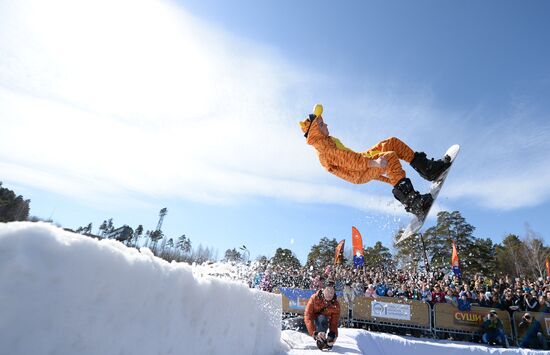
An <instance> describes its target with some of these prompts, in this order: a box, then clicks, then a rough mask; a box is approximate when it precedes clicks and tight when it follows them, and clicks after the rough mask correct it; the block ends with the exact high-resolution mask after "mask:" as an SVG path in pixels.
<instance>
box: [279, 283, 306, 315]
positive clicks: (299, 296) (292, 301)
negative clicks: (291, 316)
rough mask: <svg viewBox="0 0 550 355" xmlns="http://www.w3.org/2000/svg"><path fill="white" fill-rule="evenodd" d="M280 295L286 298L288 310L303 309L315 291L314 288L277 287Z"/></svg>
mask: <svg viewBox="0 0 550 355" xmlns="http://www.w3.org/2000/svg"><path fill="white" fill-rule="evenodd" d="M279 291H280V292H281V294H282V295H284V296H285V297H286V298H288V310H287V311H288V312H296V311H300V310H301V311H304V310H305V309H306V305H307V301H308V300H309V298H310V297H311V295H313V294H314V293H315V290H302V289H299V288H288V287H279Z"/></svg>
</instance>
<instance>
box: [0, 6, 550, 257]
mask: <svg viewBox="0 0 550 355" xmlns="http://www.w3.org/2000/svg"><path fill="white" fill-rule="evenodd" d="M549 12H550V4H548V3H547V2H545V1H530V2H520V1H484V2H479V1H462V2H451V1H414V2H411V1H391V2H389V1H346V2H339V3H337V2H334V1H299V2H298V1H262V2H258V1H231V2H224V1H177V2H174V1H152V0H143V1H140V2H137V3H136V2H133V1H128V0H117V1H106V0H105V1H103V0H98V1H93V2H92V1H90V2H78V4H77V3H76V2H71V1H68V0H56V1H52V2H48V3H47V4H46V3H43V2H40V1H37V0H23V1H18V2H17V3H14V2H9V1H5V0H0V13H2V14H5V16H3V18H4V19H5V20H3V21H2V23H0V120H1V127H2V129H1V130H0V180H1V181H3V183H4V186H6V187H8V188H12V189H14V190H16V192H17V193H19V194H22V195H24V196H25V197H26V198H30V199H31V200H32V202H31V208H32V210H31V214H33V215H37V216H40V217H43V218H50V217H51V218H53V219H54V220H55V221H57V222H59V223H61V224H62V225H64V226H66V227H77V226H81V225H85V224H87V223H89V222H93V224H94V229H95V228H97V227H98V226H99V224H100V223H101V221H103V220H104V219H107V218H111V217H112V218H113V219H114V222H115V224H116V225H122V224H129V225H131V226H133V227H135V226H136V225H137V224H138V223H142V224H144V227H145V228H146V229H153V228H154V227H155V226H156V222H157V219H158V211H159V210H160V209H161V208H162V207H167V208H168V215H167V216H166V218H165V222H164V228H163V229H164V231H165V234H166V235H168V236H172V237H174V238H177V237H178V236H180V235H181V234H186V235H187V236H188V237H190V238H191V240H192V242H193V244H194V245H195V246H197V245H198V244H199V243H200V244H202V245H203V246H210V247H214V248H216V249H217V250H218V253H219V256H222V255H223V252H224V251H225V250H226V249H227V248H233V247H238V246H240V245H243V244H245V245H247V247H248V248H249V249H250V251H251V253H252V255H253V256H256V255H267V256H271V255H273V253H274V251H275V249H276V248H278V247H283V248H291V249H293V250H294V251H295V252H296V254H297V255H298V257H299V258H300V259H301V260H302V262H303V261H305V259H306V256H307V253H308V252H309V250H310V248H311V246H312V245H313V244H315V243H317V242H318V241H319V239H320V238H321V237H325V236H326V237H329V238H336V239H343V238H346V239H347V240H348V243H349V242H351V226H352V225H354V226H356V227H357V228H358V229H359V230H360V231H361V233H362V235H363V238H364V244H365V245H366V246H370V245H373V244H374V243H375V242H376V241H377V240H380V241H382V242H383V244H385V245H388V246H389V245H390V240H391V236H392V235H393V234H394V233H395V231H396V229H397V228H399V227H400V226H403V225H405V224H406V223H408V220H409V218H410V217H409V215H407V214H406V213H404V212H403V210H402V208H401V207H400V206H399V205H397V204H396V202H395V201H394V199H393V197H392V195H391V187H390V186H389V185H386V184H382V183H379V182H373V183H369V184H366V185H359V186H356V185H351V184H349V183H346V182H345V181H341V180H339V179H338V178H336V177H335V176H332V175H330V174H328V173H326V172H325V171H324V170H323V168H322V167H321V166H320V165H319V163H318V161H317V157H316V154H315V152H314V151H313V149H312V148H311V147H310V146H307V145H306V144H305V142H304V139H303V136H302V134H301V132H300V129H299V127H298V125H297V121H299V120H300V119H302V118H303V117H305V115H307V114H308V113H309V111H310V110H311V108H312V107H313V105H314V104H315V103H316V102H322V103H323V104H324V106H325V114H324V117H325V121H326V122H327V123H328V125H329V130H330V131H331V134H332V135H334V136H337V137H338V138H340V139H341V140H342V142H344V143H345V144H346V145H347V146H349V147H350V148H352V149H355V150H358V151H360V150H365V149H367V148H369V147H370V146H372V145H374V144H375V143H376V142H378V141H379V140H381V139H384V138H386V137H389V136H397V137H399V138H401V139H402V140H403V141H405V142H407V143H408V144H409V145H410V146H411V147H412V148H413V149H415V150H419V151H426V152H427V153H428V155H431V156H436V157H438V156H441V155H442V154H443V153H444V152H445V150H446V149H447V147H448V146H450V145H451V144H454V143H458V144H460V145H461V146H462V150H461V153H460V156H459V158H458V160H457V162H456V166H455V167H454V168H453V171H452V173H451V175H450V177H449V180H448V181H447V183H446V185H445V188H444V190H443V191H442V192H441V195H440V198H439V199H438V205H437V206H436V210H435V211H434V212H437V210H442V209H446V210H459V211H460V212H461V213H462V215H463V216H464V217H465V218H466V220H467V221H468V222H469V223H471V224H472V225H474V226H475V227H476V233H475V235H476V236H478V237H491V238H492V239H493V240H494V241H495V242H499V241H501V240H502V237H503V236H505V235H506V234H508V233H516V234H519V235H520V236H523V235H525V234H526V229H527V228H530V229H532V230H534V231H535V232H536V233H538V234H540V235H541V236H542V237H543V238H544V239H545V240H546V241H547V242H548V238H549V236H548V232H547V231H548V229H549V228H550V222H548V217H547V216H548V210H549V208H550V187H549V185H548V183H547V181H550V154H549V153H548V151H549V149H550V104H549V103H548V99H547V98H548V97H550V66H549V65H548V63H550V49H549V48H550V47H549V46H548V36H549V35H550V24H548V21H547V18H548V14H549ZM405 169H406V171H407V173H408V174H409V176H410V177H411V179H412V180H413V183H414V185H415V187H416V188H417V189H419V190H421V191H425V190H427V188H428V184H427V183H426V182H424V181H422V179H421V178H420V177H419V176H418V175H417V174H416V173H415V172H414V171H412V169H410V168H409V167H407V166H406V167H405ZM433 223H434V219H433V218H431V219H429V220H428V222H427V224H426V226H427V227H429V226H430V225H432V224H433ZM526 226H528V227H526Z"/></svg>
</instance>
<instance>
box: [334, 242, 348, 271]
mask: <svg viewBox="0 0 550 355" xmlns="http://www.w3.org/2000/svg"><path fill="white" fill-rule="evenodd" d="M345 243H346V240H345V239H342V240H341V241H340V243H338V245H337V246H336V252H335V253H334V265H338V264H342V262H343V261H344V255H343V254H344V244H345Z"/></svg>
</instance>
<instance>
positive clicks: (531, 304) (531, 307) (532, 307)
mask: <svg viewBox="0 0 550 355" xmlns="http://www.w3.org/2000/svg"><path fill="white" fill-rule="evenodd" d="M538 309H539V301H537V299H536V298H534V297H531V298H530V299H526V300H525V310H526V311H527V312H537V311H538Z"/></svg>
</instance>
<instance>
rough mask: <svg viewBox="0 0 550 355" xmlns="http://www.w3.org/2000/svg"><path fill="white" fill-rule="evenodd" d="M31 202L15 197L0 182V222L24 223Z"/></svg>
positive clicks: (21, 197) (13, 193)
mask: <svg viewBox="0 0 550 355" xmlns="http://www.w3.org/2000/svg"><path fill="white" fill-rule="evenodd" d="M30 202H31V200H25V199H23V196H21V195H19V196H17V195H16V194H15V192H13V191H12V190H10V189H7V188H4V187H2V182H0V222H13V221H26V220H28V218H29V212H30Z"/></svg>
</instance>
